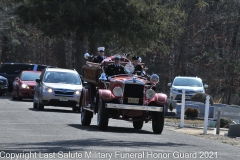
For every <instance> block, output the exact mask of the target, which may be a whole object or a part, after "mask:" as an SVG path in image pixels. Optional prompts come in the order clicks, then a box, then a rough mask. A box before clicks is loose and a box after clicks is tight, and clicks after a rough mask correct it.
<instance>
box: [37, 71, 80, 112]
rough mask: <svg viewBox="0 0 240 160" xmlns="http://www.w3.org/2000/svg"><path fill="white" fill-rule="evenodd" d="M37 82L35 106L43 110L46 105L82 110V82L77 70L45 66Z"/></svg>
mask: <svg viewBox="0 0 240 160" xmlns="http://www.w3.org/2000/svg"><path fill="white" fill-rule="evenodd" d="M36 82H37V84H36V87H35V93H34V100H33V107H34V108H36V109H38V110H42V109H44V106H62V107H72V108H73V111H78V112H79V111H80V110H79V101H80V96H81V92H82V82H81V79H80V76H79V74H78V72H77V71H76V70H71V69H62V68H45V69H44V70H43V71H42V73H41V75H40V79H36Z"/></svg>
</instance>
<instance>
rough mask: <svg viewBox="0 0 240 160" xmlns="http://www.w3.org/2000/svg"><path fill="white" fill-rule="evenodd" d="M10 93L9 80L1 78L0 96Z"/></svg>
mask: <svg viewBox="0 0 240 160" xmlns="http://www.w3.org/2000/svg"><path fill="white" fill-rule="evenodd" d="M7 92H8V80H7V78H5V77H3V76H0V96H2V95H3V94H4V93H7Z"/></svg>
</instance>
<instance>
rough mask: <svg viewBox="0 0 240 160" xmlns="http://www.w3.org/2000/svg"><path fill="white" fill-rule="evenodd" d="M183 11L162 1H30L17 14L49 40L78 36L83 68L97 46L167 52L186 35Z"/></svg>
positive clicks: (78, 53)
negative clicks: (169, 44)
mask: <svg viewBox="0 0 240 160" xmlns="http://www.w3.org/2000/svg"><path fill="white" fill-rule="evenodd" d="M179 8H180V7H179V6H178V5H177V3H176V2H175V3H174V4H173V3H163V2H162V1H161V0H147V1H146V0H140V1H139V0H138V1H137V0H122V1H119V0H90V1H85V0H78V1H76V0H66V1H58V0H44V1H38V0H28V1H24V2H23V3H22V4H21V5H20V6H19V7H18V8H17V10H16V13H17V14H18V15H19V16H20V17H21V18H22V19H23V20H24V21H25V22H26V23H31V24H34V25H35V26H36V27H37V28H39V29H40V30H41V31H43V32H44V34H45V35H47V36H51V37H60V38H61V37H71V36H72V35H75V36H76V39H77V40H78V44H79V45H81V47H80V48H79V49H78V48H76V51H77V53H76V55H81V58H79V57H75V58H76V59H77V60H78V67H80V66H81V65H82V63H83V60H82V55H83V53H84V52H86V51H87V50H88V49H89V46H94V47H95V46H96V44H101V45H104V44H106V45H105V46H107V48H110V49H109V51H110V52H111V51H112V52H116V50H117V51H118V52H119V51H120V52H121V51H127V52H132V53H136V52H137V53H145V52H146V51H150V50H151V49H152V48H154V47H158V48H161V49H164V48H166V46H167V45H166V44H165V43H164V41H165V40H166V39H171V38H173V37H176V36H177V35H178V34H179V33H180V32H181V31H182V29H181V27H180V26H179V25H178V24H181V23H179V22H182V21H183V20H184V12H182V11H181V10H179ZM170 23H171V25H172V28H169V27H168V26H169V25H170ZM170 32H171V34H169V33H170ZM88 42H89V43H90V44H91V45H88ZM94 49H95V48H94ZM94 49H91V50H94ZM95 50H96V49H95Z"/></svg>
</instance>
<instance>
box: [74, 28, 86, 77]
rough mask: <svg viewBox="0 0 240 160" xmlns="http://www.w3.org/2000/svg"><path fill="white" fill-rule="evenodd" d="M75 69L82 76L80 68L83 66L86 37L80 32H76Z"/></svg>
mask: <svg viewBox="0 0 240 160" xmlns="http://www.w3.org/2000/svg"><path fill="white" fill-rule="evenodd" d="M75 49H76V51H75V54H74V57H75V63H74V64H75V65H74V66H75V69H76V70H77V71H78V73H79V74H82V66H83V65H84V64H85V62H86V60H85V59H84V53H86V52H87V36H86V35H85V33H83V32H82V31H81V30H79V29H78V30H77V31H76V39H75Z"/></svg>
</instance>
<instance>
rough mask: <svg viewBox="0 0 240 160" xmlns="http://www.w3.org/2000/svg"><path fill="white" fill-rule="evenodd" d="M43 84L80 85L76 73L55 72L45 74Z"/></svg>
mask: <svg viewBox="0 0 240 160" xmlns="http://www.w3.org/2000/svg"><path fill="white" fill-rule="evenodd" d="M43 82H47V83H64V84H74V85H80V84H81V81H80V77H79V75H78V74H77V73H69V72H56V71H48V72H46V74H45V76H44V78H43Z"/></svg>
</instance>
